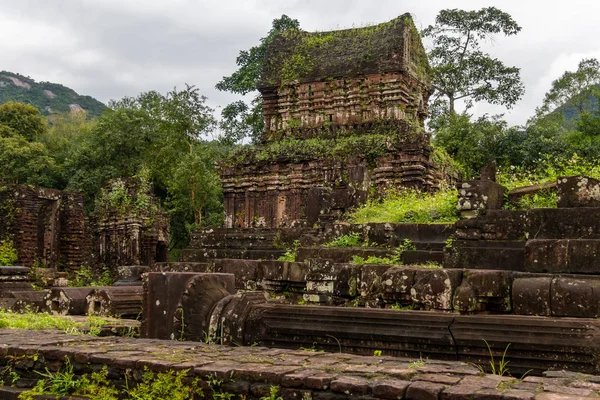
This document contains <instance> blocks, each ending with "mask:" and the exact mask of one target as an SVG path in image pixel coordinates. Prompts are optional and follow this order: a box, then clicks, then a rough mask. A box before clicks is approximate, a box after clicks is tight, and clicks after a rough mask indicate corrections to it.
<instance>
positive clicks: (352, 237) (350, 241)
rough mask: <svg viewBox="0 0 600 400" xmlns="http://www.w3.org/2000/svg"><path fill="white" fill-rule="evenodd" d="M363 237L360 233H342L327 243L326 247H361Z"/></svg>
mask: <svg viewBox="0 0 600 400" xmlns="http://www.w3.org/2000/svg"><path fill="white" fill-rule="evenodd" d="M361 244H362V239H361V237H360V233H358V232H354V233H351V234H349V235H341V236H338V237H337V238H335V239H334V240H332V241H331V242H329V243H326V244H325V247H360V246H361Z"/></svg>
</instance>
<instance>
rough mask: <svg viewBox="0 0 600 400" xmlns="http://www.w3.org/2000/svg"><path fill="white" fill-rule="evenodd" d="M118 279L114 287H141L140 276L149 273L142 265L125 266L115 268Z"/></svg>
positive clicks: (148, 268)
mask: <svg viewBox="0 0 600 400" xmlns="http://www.w3.org/2000/svg"><path fill="white" fill-rule="evenodd" d="M117 271H118V273H119V279H118V280H117V281H116V282H115V283H114V286H142V274H145V273H147V272H150V267H147V266H144V265H125V266H121V267H118V268H117Z"/></svg>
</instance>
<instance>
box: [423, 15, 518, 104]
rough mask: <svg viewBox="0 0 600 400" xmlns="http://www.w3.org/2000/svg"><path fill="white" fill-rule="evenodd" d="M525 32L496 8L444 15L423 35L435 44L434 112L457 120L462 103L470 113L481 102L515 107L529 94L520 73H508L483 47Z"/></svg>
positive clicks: (511, 69)
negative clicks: (500, 37) (501, 36)
mask: <svg viewBox="0 0 600 400" xmlns="http://www.w3.org/2000/svg"><path fill="white" fill-rule="evenodd" d="M520 30H521V27H520V26H519V25H518V24H517V23H516V22H515V21H514V20H513V19H512V17H511V16H510V15H509V14H507V13H505V12H503V11H501V10H499V9H497V8H495V7H488V8H483V9H481V10H478V11H464V10H458V9H447V10H441V11H440V13H439V14H438V16H437V17H436V20H435V25H430V26H429V27H427V28H426V29H424V30H423V32H422V35H423V36H424V37H427V38H430V39H431V41H432V48H431V50H430V51H429V53H428V55H429V62H430V64H431V67H432V81H433V87H434V89H435V93H434V99H433V100H434V102H433V105H434V107H433V108H434V110H435V108H436V106H437V108H438V112H440V108H441V112H442V113H446V112H448V113H450V114H455V113H456V111H455V107H456V101H457V100H464V101H465V102H466V106H467V109H468V108H470V107H471V106H472V105H473V102H478V101H486V102H488V103H491V104H499V105H503V106H506V107H508V108H510V107H512V106H513V105H514V104H515V103H516V102H517V101H518V100H519V99H520V98H521V97H522V96H523V93H524V92H525V89H524V85H523V82H522V81H521V78H520V75H519V68H516V67H508V66H506V65H504V63H503V62H502V61H500V60H498V59H497V58H493V57H492V56H491V55H489V54H488V53H485V52H484V51H482V50H481V42H482V41H485V40H489V39H491V38H493V37H494V35H496V34H499V33H501V34H504V35H506V36H511V35H516V34H517V33H518V32H519V31H520Z"/></svg>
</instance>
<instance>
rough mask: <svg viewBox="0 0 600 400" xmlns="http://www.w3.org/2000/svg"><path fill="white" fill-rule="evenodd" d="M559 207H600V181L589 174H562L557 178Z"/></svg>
mask: <svg viewBox="0 0 600 400" xmlns="http://www.w3.org/2000/svg"><path fill="white" fill-rule="evenodd" d="M557 205H558V207H559V208H572V207H600V181H599V180H597V179H594V178H590V177H587V176H561V177H559V178H558V180H557Z"/></svg>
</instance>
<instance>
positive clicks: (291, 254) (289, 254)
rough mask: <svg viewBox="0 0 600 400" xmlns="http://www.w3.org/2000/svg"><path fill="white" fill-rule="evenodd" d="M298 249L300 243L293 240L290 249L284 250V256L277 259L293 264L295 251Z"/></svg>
mask: <svg viewBox="0 0 600 400" xmlns="http://www.w3.org/2000/svg"><path fill="white" fill-rule="evenodd" d="M298 247H300V241H299V240H294V244H293V245H292V247H291V248H288V249H287V250H286V252H285V254H284V255H282V256H281V257H279V258H278V260H279V261H289V262H295V261H296V250H298Z"/></svg>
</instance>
